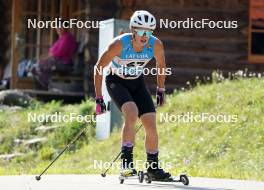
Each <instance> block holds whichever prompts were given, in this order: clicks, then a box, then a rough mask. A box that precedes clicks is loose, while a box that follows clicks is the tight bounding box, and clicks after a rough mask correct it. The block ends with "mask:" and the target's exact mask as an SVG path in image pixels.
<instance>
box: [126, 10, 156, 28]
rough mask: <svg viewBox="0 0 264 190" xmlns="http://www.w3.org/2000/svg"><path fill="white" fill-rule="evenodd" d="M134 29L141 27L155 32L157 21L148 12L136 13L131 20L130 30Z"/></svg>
mask: <svg viewBox="0 0 264 190" xmlns="http://www.w3.org/2000/svg"><path fill="white" fill-rule="evenodd" d="M132 27H140V28H147V29H150V30H155V28H156V19H155V17H154V16H153V15H152V14H151V13H149V12H148V11H143V10H140V11H135V12H134V14H133V15H132V17H131V18H130V29H131V28H132Z"/></svg>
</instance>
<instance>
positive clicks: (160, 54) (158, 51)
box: [154, 40, 166, 88]
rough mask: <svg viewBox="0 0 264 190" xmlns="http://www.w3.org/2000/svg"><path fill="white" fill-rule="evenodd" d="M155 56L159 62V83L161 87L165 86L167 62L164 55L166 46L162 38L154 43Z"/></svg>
mask: <svg viewBox="0 0 264 190" xmlns="http://www.w3.org/2000/svg"><path fill="white" fill-rule="evenodd" d="M154 56H155V58H156V62H157V63H156V64H157V66H156V67H157V70H158V74H157V84H158V87H159V88H165V76H166V75H165V73H166V72H165V70H166V63H165V56H164V47H163V44H162V42H161V41H160V40H156V41H155V45H154Z"/></svg>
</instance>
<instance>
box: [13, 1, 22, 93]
mask: <svg viewBox="0 0 264 190" xmlns="http://www.w3.org/2000/svg"><path fill="white" fill-rule="evenodd" d="M20 11H21V10H20V0H13V4H12V25H11V28H12V32H11V89H14V88H17V82H18V76H17V67H18V52H17V40H18V39H17V37H18V36H17V35H18V32H19V25H20V22H19V19H20Z"/></svg>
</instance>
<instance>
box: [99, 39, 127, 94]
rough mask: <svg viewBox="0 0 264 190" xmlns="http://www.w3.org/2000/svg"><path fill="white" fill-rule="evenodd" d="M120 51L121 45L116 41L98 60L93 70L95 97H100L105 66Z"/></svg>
mask: <svg viewBox="0 0 264 190" xmlns="http://www.w3.org/2000/svg"><path fill="white" fill-rule="evenodd" d="M121 51H122V43H121V41H120V40H116V41H114V42H113V43H111V44H110V45H109V46H108V48H107V49H106V50H105V51H104V53H103V54H102V56H101V57H100V58H99V59H98V61H97V63H96V65H95V69H94V87H95V94H96V96H101V95H102V90H101V88H102V79H103V76H102V74H103V73H102V71H103V68H104V67H105V66H107V65H108V64H109V63H110V62H111V61H112V60H113V58H114V57H115V56H116V55H120V53H121Z"/></svg>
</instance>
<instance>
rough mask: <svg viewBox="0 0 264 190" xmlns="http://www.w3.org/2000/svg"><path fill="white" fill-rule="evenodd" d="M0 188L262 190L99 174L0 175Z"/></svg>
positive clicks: (261, 185) (261, 186) (220, 182)
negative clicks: (102, 175) (38, 176)
mask: <svg viewBox="0 0 264 190" xmlns="http://www.w3.org/2000/svg"><path fill="white" fill-rule="evenodd" d="M0 189H3V190H90V189H92V190H119V189H120V190H127V189H128V190H130V189H131V190H132V189H133V190H150V189H174V190H186V189H188V190H264V182H256V181H243V180H230V179H214V178H196V177H195V178H190V185H189V186H184V185H183V184H181V183H162V182H152V183H151V184H147V183H145V182H143V183H141V184H140V183H139V182H138V180H137V179H129V180H126V181H125V182H124V184H122V185H121V184H119V180H118V176H115V175H111V176H106V177H105V178H102V177H101V176H100V175H44V176H42V179H41V180H40V181H36V180H35V177H34V176H23V175H22V176H0Z"/></svg>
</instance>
